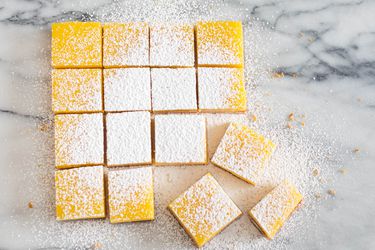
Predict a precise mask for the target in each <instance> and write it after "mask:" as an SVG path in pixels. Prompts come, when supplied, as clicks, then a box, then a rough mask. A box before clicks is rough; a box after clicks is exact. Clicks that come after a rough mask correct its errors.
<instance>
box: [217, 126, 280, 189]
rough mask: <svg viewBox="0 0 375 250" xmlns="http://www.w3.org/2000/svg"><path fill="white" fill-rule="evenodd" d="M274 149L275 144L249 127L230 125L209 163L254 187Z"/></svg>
mask: <svg viewBox="0 0 375 250" xmlns="http://www.w3.org/2000/svg"><path fill="white" fill-rule="evenodd" d="M274 149H275V144H273V143H272V142H271V141H270V140H268V139H266V138H265V137H263V136H262V135H260V134H257V133H256V132H255V131H253V130H252V129H250V128H249V127H247V126H245V125H242V124H238V123H231V124H230V125H229V127H228V128H227V130H226V132H225V134H224V136H223V138H222V139H221V141H220V144H219V146H218V147H217V149H216V152H215V154H214V156H213V157H212V159H211V162H212V163H213V164H215V165H217V166H218V167H220V168H222V169H224V170H226V171H228V172H230V173H232V174H233V175H235V176H237V177H239V178H240V179H242V180H244V181H246V182H248V183H250V184H253V185H255V183H256V182H257V179H258V178H259V176H260V175H261V174H263V170H264V167H265V164H266V162H267V161H268V159H269V158H270V157H271V155H272V153H273V151H274Z"/></svg>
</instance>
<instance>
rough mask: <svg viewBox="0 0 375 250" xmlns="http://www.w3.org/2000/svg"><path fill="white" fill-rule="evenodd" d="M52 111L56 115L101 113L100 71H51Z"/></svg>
mask: <svg viewBox="0 0 375 250" xmlns="http://www.w3.org/2000/svg"><path fill="white" fill-rule="evenodd" d="M52 110H53V112H56V113H61V112H88V111H89V112H92V111H101V110H102V71H101V70H100V69H55V70H52Z"/></svg>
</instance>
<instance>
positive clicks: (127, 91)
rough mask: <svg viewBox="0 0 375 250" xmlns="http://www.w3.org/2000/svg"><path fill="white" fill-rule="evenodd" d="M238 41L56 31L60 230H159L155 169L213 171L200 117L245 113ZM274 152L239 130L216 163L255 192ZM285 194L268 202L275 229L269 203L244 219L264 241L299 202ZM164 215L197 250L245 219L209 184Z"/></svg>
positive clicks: (214, 33) (105, 29) (182, 27)
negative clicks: (151, 224)
mask: <svg viewBox="0 0 375 250" xmlns="http://www.w3.org/2000/svg"><path fill="white" fill-rule="evenodd" d="M242 32H243V31H242V25H241V22H236V21H201V22H198V23H196V24H194V25H191V24H157V23H156V24H147V23H143V22H132V23H106V24H101V23H97V22H66V23H54V24H52V67H53V70H52V110H53V112H54V114H55V118H54V119H55V121H54V124H55V166H56V168H57V170H56V173H55V183H56V184H55V188H56V218H57V220H77V219H93V218H105V217H107V216H108V217H109V220H110V222H111V223H122V222H135V221H145V220H153V219H154V218H155V215H154V191H153V169H152V166H157V165H173V166H174V165H205V164H208V156H207V131H206V121H205V117H204V115H202V114H200V113H204V112H214V113H216V112H244V111H246V106H247V105H246V102H247V99H246V91H245V83H244V72H243V64H244V56H243V53H244V52H243V33H242ZM274 148H275V145H274V144H273V143H272V142H271V141H270V140H268V139H267V138H265V137H263V136H262V135H260V134H258V133H257V132H255V131H253V130H252V129H250V128H248V127H247V126H245V125H242V124H236V123H233V124H231V125H230V126H229V127H228V129H227V131H226V133H225V135H224V137H223V139H222V141H221V143H220V145H219V146H218V149H217V151H216V153H215V154H214V156H213V158H212V160H211V161H212V163H213V164H215V165H216V166H218V167H220V168H222V169H224V170H226V171H228V172H229V173H231V174H233V175H235V176H237V177H239V178H241V179H242V180H244V181H246V182H248V183H250V184H253V185H255V183H256V181H257V178H258V177H259V176H260V175H261V174H262V172H263V171H264V168H265V165H266V162H267V161H268V159H269V158H270V157H271V155H272V152H273V150H274ZM117 167H125V168H117ZM105 177H106V178H107V179H108V181H107V182H106V181H104V178H105ZM105 183H107V185H106V184H105ZM286 183H287V182H286V181H285V182H282V184H284V185H287V184H288V183H287V184H286ZM282 184H280V185H282ZM288 185H289V186H288V187H289V188H284V189H282V190H283V191H280V192H276V191H275V192H274V193H273V194H270V195H273V196H278V201H280V202H279V203H277V204H276V203H275V202H274V201H273V203H272V202H271V203H272V204H271V205H270V206H272V207H274V210H275V211H274V213H273V214H272V218H268V217H267V216H268V214H269V211H268V210H269V209H270V206H267V204H268V203H270V202H269V201H261V202H260V203H259V204H260V205H257V207H255V208H254V209H253V210H251V211H250V212H249V214H250V215H251V217H252V220H253V221H254V222H255V223H256V224H257V226H258V227H259V228H261V231H262V232H263V233H265V235H266V236H267V237H269V238H272V237H273V235H274V234H275V233H276V231H278V229H279V228H280V227H281V224H282V223H283V221H285V220H286V219H287V217H288V216H289V215H290V214H291V212H292V211H293V210H294V208H295V207H296V206H297V204H298V203H299V202H300V200H301V195H300V194H299V193H298V191H297V190H296V189H295V188H294V189H293V186H292V184H288ZM106 194H107V198H106ZM293 197H294V198H293ZM265 199H266V197H265ZM290 199H292V200H293V201H294V202H293V203H291V202H290ZM106 201H107V202H108V206H107V207H108V213H109V214H106V209H105V208H106V204H105V202H106ZM272 207H271V208H272ZM168 208H169V210H170V211H171V212H172V214H173V215H174V216H175V217H176V219H177V220H178V221H179V222H180V224H181V225H182V226H183V227H184V229H185V230H186V232H187V233H188V234H189V235H190V236H191V237H192V239H193V240H194V242H195V243H196V245H197V246H199V247H200V246H202V245H203V244H205V243H206V242H207V241H208V240H210V239H211V238H213V237H214V236H215V235H216V234H218V233H219V232H220V231H221V230H223V229H224V228H225V227H226V226H227V225H229V224H230V223H231V222H233V221H234V220H235V219H236V218H237V217H239V216H240V215H241V214H242V212H241V211H240V210H239V208H238V207H237V206H236V205H235V204H234V202H233V201H232V200H231V199H230V198H229V196H228V195H227V194H226V193H225V192H224V190H223V189H222V188H221V186H220V185H219V183H218V182H217V181H216V180H215V179H214V177H213V176H212V175H211V174H207V175H205V176H203V177H202V178H201V179H200V180H198V181H197V182H196V183H195V184H193V185H192V186H191V187H190V188H189V189H188V190H187V191H186V192H185V193H183V194H181V196H179V197H178V198H177V199H176V200H175V201H173V202H172V203H171V204H170V205H169V207H168ZM265 217H266V218H265ZM275 221H278V222H277V223H278V224H277V226H273V224H272V223H276V222H275Z"/></svg>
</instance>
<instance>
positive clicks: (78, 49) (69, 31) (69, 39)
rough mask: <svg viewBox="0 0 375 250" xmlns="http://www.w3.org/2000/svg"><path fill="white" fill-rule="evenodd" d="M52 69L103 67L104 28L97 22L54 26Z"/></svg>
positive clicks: (67, 23) (63, 23)
mask: <svg viewBox="0 0 375 250" xmlns="http://www.w3.org/2000/svg"><path fill="white" fill-rule="evenodd" d="M51 54H52V67H54V68H100V67H102V26H101V24H100V23H97V22H62V23H53V24H52V47H51Z"/></svg>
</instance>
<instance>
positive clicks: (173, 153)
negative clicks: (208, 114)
mask: <svg viewBox="0 0 375 250" xmlns="http://www.w3.org/2000/svg"><path fill="white" fill-rule="evenodd" d="M199 164H207V136H206V120H205V118H204V117H203V116H200V115H181V114H174V115H156V116H155V165H199Z"/></svg>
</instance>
